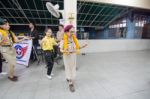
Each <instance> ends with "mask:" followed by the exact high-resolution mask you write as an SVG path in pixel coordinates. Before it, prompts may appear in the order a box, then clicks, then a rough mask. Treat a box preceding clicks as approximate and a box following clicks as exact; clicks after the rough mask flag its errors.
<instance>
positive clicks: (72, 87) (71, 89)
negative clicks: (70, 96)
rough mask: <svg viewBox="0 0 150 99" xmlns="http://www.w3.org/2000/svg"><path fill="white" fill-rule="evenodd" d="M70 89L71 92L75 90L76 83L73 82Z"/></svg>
mask: <svg viewBox="0 0 150 99" xmlns="http://www.w3.org/2000/svg"><path fill="white" fill-rule="evenodd" d="M69 89H70V91H71V92H75V88H74V85H73V84H70V85H69Z"/></svg>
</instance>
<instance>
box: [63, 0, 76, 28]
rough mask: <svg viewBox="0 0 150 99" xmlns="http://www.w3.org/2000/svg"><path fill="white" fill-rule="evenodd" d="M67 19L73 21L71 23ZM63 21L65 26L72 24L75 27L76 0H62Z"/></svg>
mask: <svg viewBox="0 0 150 99" xmlns="http://www.w3.org/2000/svg"><path fill="white" fill-rule="evenodd" d="M69 17H72V18H74V19H73V20H72V21H71V20H69ZM64 20H65V25H69V24H72V25H74V27H75V28H76V27H77V0H64Z"/></svg>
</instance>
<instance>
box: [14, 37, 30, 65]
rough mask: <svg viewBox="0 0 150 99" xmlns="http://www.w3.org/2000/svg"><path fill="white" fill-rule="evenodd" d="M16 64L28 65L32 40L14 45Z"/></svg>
mask: <svg viewBox="0 0 150 99" xmlns="http://www.w3.org/2000/svg"><path fill="white" fill-rule="evenodd" d="M14 47H15V49H16V60H17V63H18V64H22V65H25V66H28V64H29V59H30V55H31V50H32V40H25V41H22V42H20V43H17V44H15V45H14Z"/></svg>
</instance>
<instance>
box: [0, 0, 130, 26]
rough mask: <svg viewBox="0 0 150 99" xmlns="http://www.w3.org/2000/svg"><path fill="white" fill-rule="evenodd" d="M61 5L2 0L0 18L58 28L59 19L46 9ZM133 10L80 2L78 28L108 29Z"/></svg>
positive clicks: (43, 0)
mask: <svg viewBox="0 0 150 99" xmlns="http://www.w3.org/2000/svg"><path fill="white" fill-rule="evenodd" d="M48 1H49V2H51V3H53V4H59V5H60V9H63V8H64V7H63V0H0V17H3V18H6V19H8V21H9V22H10V23H11V24H12V25H27V24H28V23H29V22H34V23H36V24H37V25H39V26H46V25H49V26H57V25H58V24H59V19H57V18H55V17H53V16H52V15H51V14H50V13H49V12H48V10H47V9H46V6H45V4H46V2H48ZM131 10H132V8H128V7H123V6H117V5H112V4H101V3H94V2H93V3H92V2H86V0H85V1H78V3H77V11H78V13H77V25H78V27H102V28H103V27H106V26H108V25H109V24H110V23H111V22H113V21H114V20H116V19H117V18H119V17H122V16H124V15H125V14H127V13H129V12H130V11H131Z"/></svg>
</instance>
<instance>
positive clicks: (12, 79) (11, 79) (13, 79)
mask: <svg viewBox="0 0 150 99" xmlns="http://www.w3.org/2000/svg"><path fill="white" fill-rule="evenodd" d="M8 79H9V80H10V81H14V82H16V81H18V78H15V77H13V78H11V77H8Z"/></svg>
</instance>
